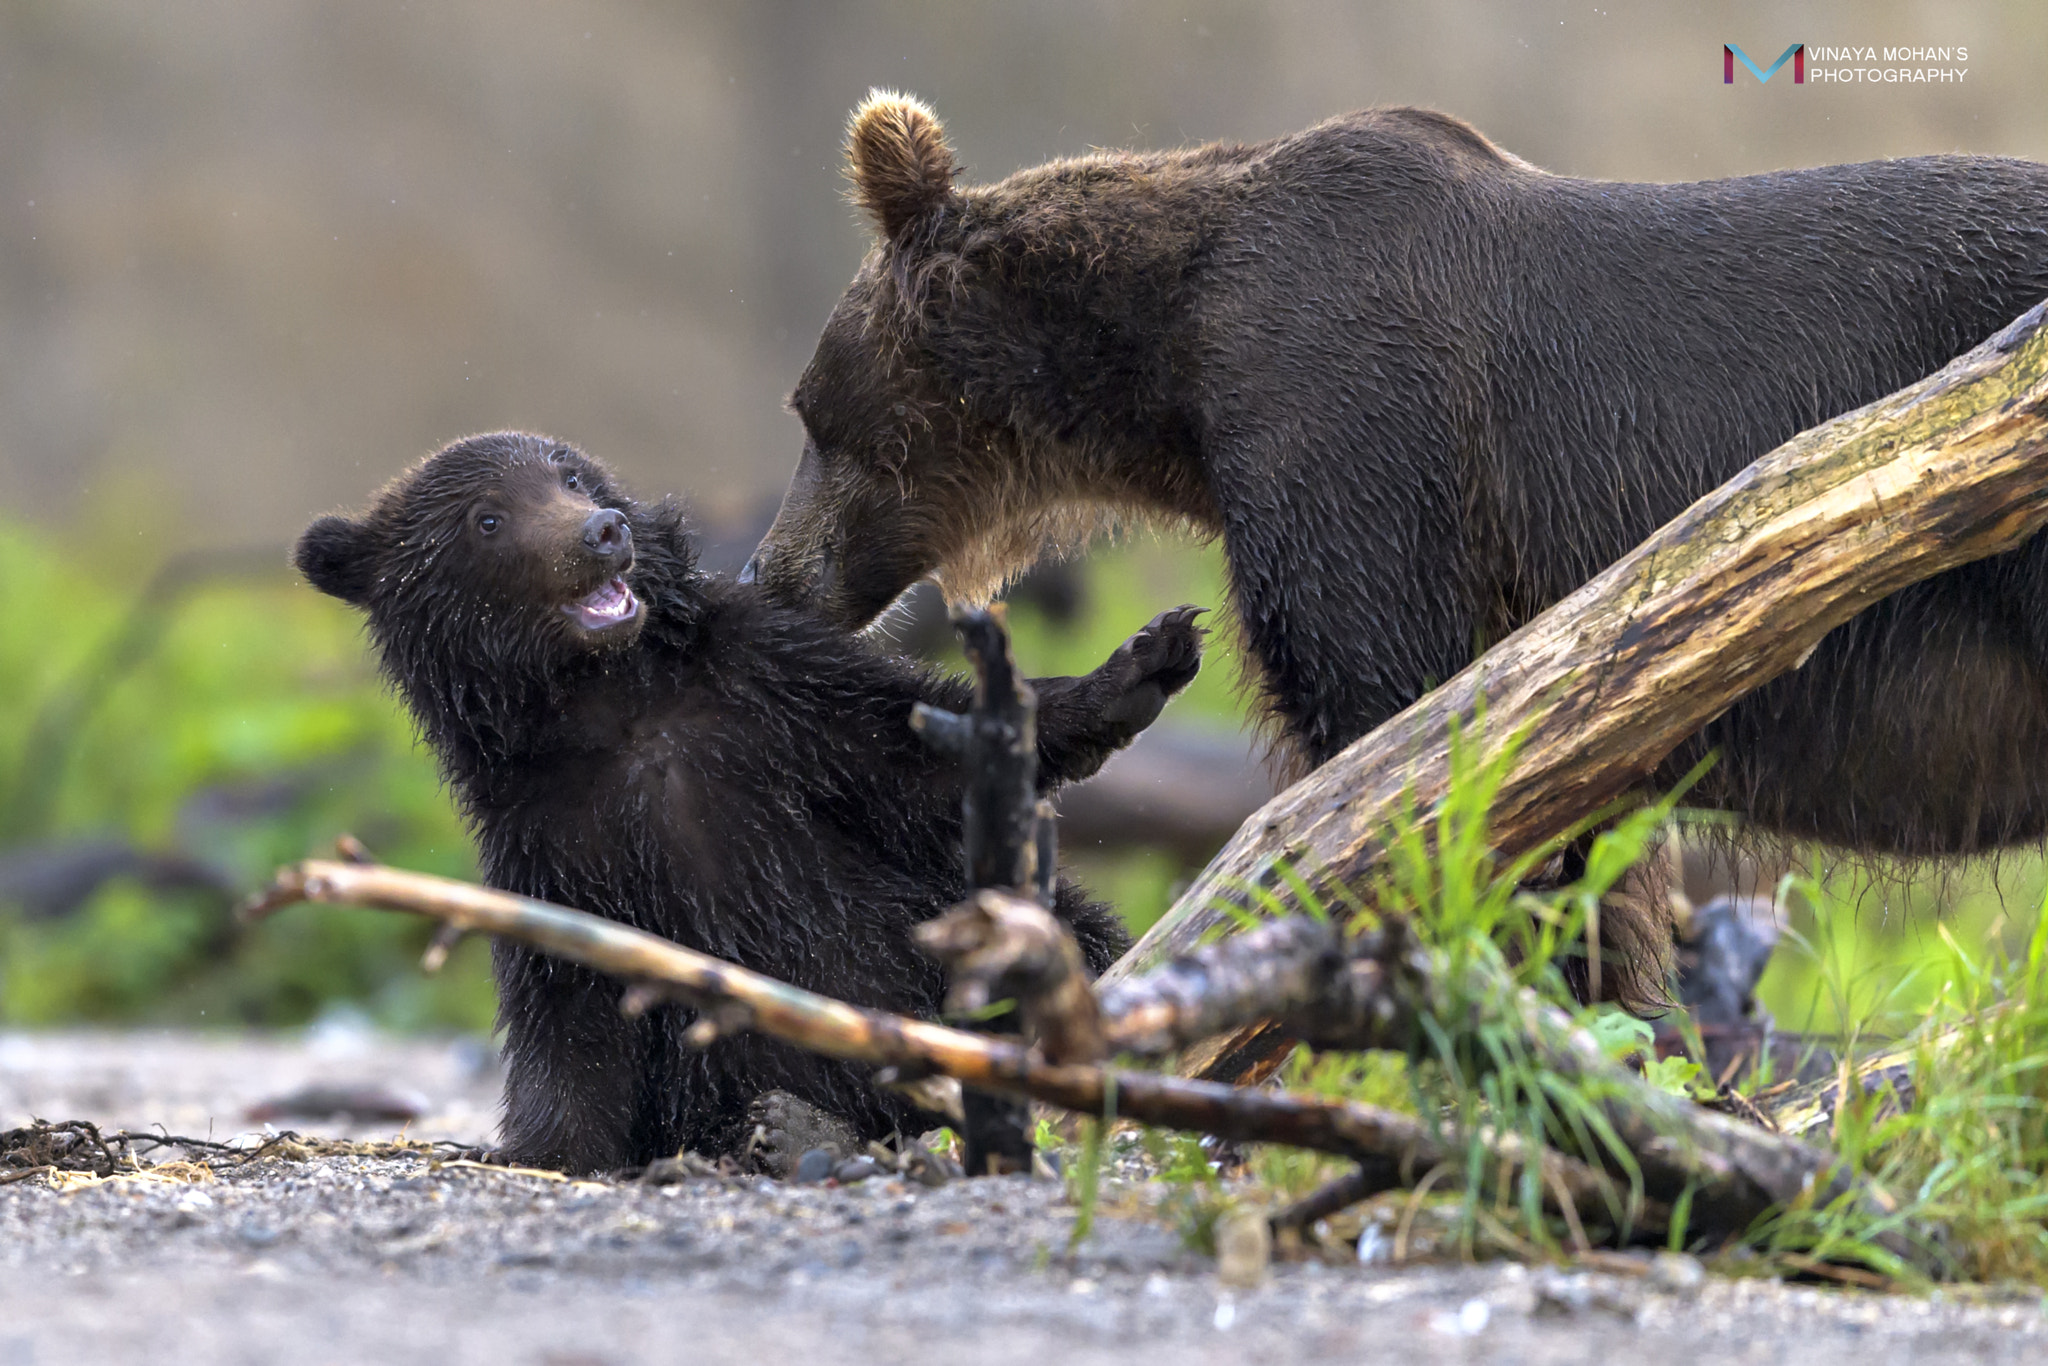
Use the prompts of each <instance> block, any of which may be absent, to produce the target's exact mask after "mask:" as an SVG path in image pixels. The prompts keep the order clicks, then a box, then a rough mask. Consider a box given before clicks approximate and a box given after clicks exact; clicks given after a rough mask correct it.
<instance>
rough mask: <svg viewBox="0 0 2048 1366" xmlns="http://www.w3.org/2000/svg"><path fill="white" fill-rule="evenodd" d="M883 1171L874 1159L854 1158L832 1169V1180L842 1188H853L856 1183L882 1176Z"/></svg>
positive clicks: (814, 1150)
mask: <svg viewBox="0 0 2048 1366" xmlns="http://www.w3.org/2000/svg"><path fill="white" fill-rule="evenodd" d="M812 1151H813V1152H816V1151H819V1150H818V1149H813V1150H812ZM881 1170H882V1168H881V1164H880V1163H878V1162H876V1161H875V1159H873V1158H872V1157H852V1158H848V1159H847V1160H846V1161H844V1162H842V1163H840V1164H839V1165H838V1166H836V1167H834V1168H833V1169H832V1179H833V1180H834V1181H837V1182H838V1183H839V1184H840V1185H842V1186H851V1185H853V1184H854V1183H855V1182H856V1181H865V1180H867V1179H868V1178H869V1177H871V1176H877V1175H880V1174H881Z"/></svg>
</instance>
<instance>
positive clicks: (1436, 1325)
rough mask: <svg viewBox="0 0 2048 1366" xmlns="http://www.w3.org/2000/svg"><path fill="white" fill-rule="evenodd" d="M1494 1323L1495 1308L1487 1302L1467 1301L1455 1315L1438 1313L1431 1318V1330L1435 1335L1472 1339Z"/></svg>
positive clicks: (1459, 1307)
mask: <svg viewBox="0 0 2048 1366" xmlns="http://www.w3.org/2000/svg"><path fill="white" fill-rule="evenodd" d="M1492 1321H1493V1308H1492V1306H1490V1305H1488V1304H1487V1302H1486V1301H1485V1300H1466V1301H1465V1302H1464V1303H1463V1304H1461V1305H1459V1306H1458V1308H1457V1311H1456V1312H1455V1313H1447V1312H1444V1311H1438V1312H1437V1313H1434V1314H1431V1315H1430V1316H1429V1328H1430V1331H1431V1332H1433V1333H1443V1334H1445V1335H1447V1336H1449V1337H1455V1338H1472V1337H1478V1336H1479V1335H1480V1334H1481V1333H1483V1332H1485V1331H1486V1325H1487V1324H1489V1323H1491V1322H1492Z"/></svg>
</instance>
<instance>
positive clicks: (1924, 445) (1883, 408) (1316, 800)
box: [1104, 307, 2048, 1077]
mask: <svg viewBox="0 0 2048 1366" xmlns="http://www.w3.org/2000/svg"><path fill="white" fill-rule="evenodd" d="M2043 320H2044V313H2043V308H2042V307H2036V308H2034V309H2032V310H2030V311H2029V312H2027V313H2026V314H2024V315H2022V316H2021V317H2020V318H2019V319H2018V320H2017V321H2015V322H2014V323H2013V324H2011V325H2010V326H2008V327H2007V328H2005V329H2004V330H2003V331H2001V332H2000V333H1999V334H1998V335H1997V336H1995V337H1993V338H1992V339H1991V340H1990V341H1988V342H1986V343H1985V344H1984V345H1982V346H1980V347H1978V348H1977V349H1976V350H1974V351H1972V352H1970V353H1969V354H1968V355H1966V356H1963V357H1961V358H1960V359H1958V360H1956V361H1955V362H1953V363H1952V364H1950V365H1949V366H1947V367H1946V368H1945V369H1943V370H1941V371H1940V372H1938V373H1936V374H1934V375H1932V376H1930V377H1928V378H1927V379H1925V380H1922V381H1920V382H1919V383H1917V384H1915V385H1912V386H1910V387H1909V388H1906V389H1903V390H1901V391H1900V392H1899V393H1897V394H1894V395H1892V396H1891V397H1889V398H1885V399H1881V400H1879V401H1878V402H1876V403H1873V404H1871V405H1869V406H1868V407H1865V408H1861V409H1858V410H1857V411H1855V412H1852V413H1848V414H1845V415H1843V416H1841V417H1838V418H1835V419H1834V420H1833V421H1830V422H1828V423H1826V424H1824V425H1822V426H1820V427H1816V428H1814V429H1813V430H1812V431H1809V432H1805V433H1803V434H1801V435H1799V436H1797V437H1794V438H1793V439H1792V440H1791V441H1789V442H1787V443H1786V444H1785V445H1783V446H1780V447H1779V448H1778V449H1777V450H1775V451H1772V452H1770V453H1769V454H1767V455H1765V456H1763V457H1762V458H1761V459H1759V460H1758V461H1757V462H1756V463H1755V464H1753V465H1751V466H1750V467H1749V468H1748V469H1746V470H1744V471H1743V472H1742V473H1741V474H1739V475H1737V476H1736V477H1735V478H1734V479H1732V480H1730V481H1729V482H1728V483H1726V484H1724V485H1722V486H1721V487H1720V488H1718V489H1716V490H1715V491H1714V492H1712V493H1710V494H1708V495H1707V496H1706V497H1705V498H1702V499H1701V500H1700V501H1699V502H1697V503H1695V504H1693V506H1692V507H1690V508H1688V509H1687V510H1686V511H1685V512H1684V513H1682V514H1681V515H1680V516H1679V517H1678V518H1677V519H1676V520H1675V521H1673V522H1671V523H1670V524H1669V525H1667V526H1666V527H1664V528H1663V529H1662V530H1660V531H1659V532H1657V533H1656V534H1655V535H1654V536H1652V537H1651V538H1650V539H1649V540H1648V541H1646V542H1644V543H1643V544H1642V545H1641V546H1640V547H1639V548H1637V549H1636V550H1635V551H1633V552H1632V553H1630V554H1629V555H1628V556H1627V557H1625V558H1624V559H1622V560H1621V561H1619V562H1618V563H1616V564H1615V565H1614V566H1613V567H1611V568H1609V569H1608V570H1606V571H1605V572H1604V573H1602V574H1600V575H1599V576H1598V577H1596V578H1595V579H1593V580H1592V581H1591V582H1590V583H1588V584H1586V585H1585V586H1584V587H1583V588H1581V589H1579V590H1578V591H1577V592H1575V593H1573V594H1571V595H1570V596H1569V597H1567V598H1565V599H1564V600H1563V601H1561V602H1559V603H1558V604H1557V605H1556V606H1554V607H1552V608H1551V609H1550V610H1549V611H1547V612H1544V613H1543V614H1542V615H1540V616H1538V617H1537V618H1536V619H1535V620H1533V621H1531V622H1530V623H1529V624H1528V625H1526V626H1524V627H1523V628H1522V629H1520V630H1519V631H1516V632H1515V633H1514V634H1513V635H1511V636H1509V637H1508V638H1507V639H1506V640H1504V641H1502V642H1501V643H1500V644H1498V645H1496V646H1495V647H1494V648H1493V649H1491V650H1489V651H1487V652H1486V653H1485V654H1484V655H1482V656H1481V657H1480V658H1479V659H1478V660H1477V661H1476V662H1474V663H1473V664H1472V665H1471V666H1470V667H1468V668H1467V669H1465V670H1464V671H1463V672H1462V673H1460V674H1459V675H1458V676H1457V677H1455V678H1453V679H1452V680H1451V681H1450V682H1449V683H1446V684H1445V685H1444V686H1442V687H1440V688H1438V689H1437V690H1436V691H1434V692H1432V693H1430V694H1429V695H1428V696H1426V697H1424V698H1422V699H1421V700H1419V701H1417V702H1416V703H1415V704H1414V705H1413V706H1411V707H1409V708H1408V709H1407V710H1406V711H1404V712H1402V713H1401V714H1400V715H1399V716H1396V717H1395V718H1393V719H1392V720H1390V721H1388V722H1387V723H1386V724H1385V725H1383V726H1381V727H1380V728H1379V729H1378V730H1375V731H1374V732H1372V733H1371V734H1370V735H1367V736H1365V737H1363V738H1361V739H1360V740H1358V741H1356V742H1355V743H1353V744H1352V745H1351V746H1350V747H1349V748H1348V749H1346V750H1345V751H1344V752H1343V753H1342V754H1340V755H1338V756H1337V757H1336V758H1335V759H1332V760H1331V761H1330V762H1329V763H1327V764H1325V765H1323V766H1322V767H1321V768H1320V769H1318V770H1317V771H1316V772H1315V773H1313V774H1311V775H1310V776H1309V777H1308V778H1307V779H1305V780H1304V781H1302V782H1300V783H1298V784H1296V785H1295V786H1294V787H1292V788H1290V789H1289V790H1288V791H1286V792H1284V793H1282V794H1281V795H1280V796H1279V797H1277V798H1275V799H1274V800H1273V801H1271V802H1269V803H1268V804H1267V805H1266V806H1264V807H1263V808H1261V809H1260V810H1259V812H1258V813H1257V814H1256V815H1254V816H1253V817H1252V819H1251V820H1249V821H1247V822H1246V823H1245V824H1244V826H1243V827H1242V828H1241V829H1240V830H1239V832H1238V834H1237V835H1236V837H1234V838H1233V839H1232V840H1231V842H1230V843H1229V844H1228V845H1227V846H1226V847H1225V848H1224V850H1223V852H1222V853H1220V854H1219V855H1217V857H1216V858H1215V859H1214V860H1213V861H1212V862H1211V863H1210V864H1209V866H1208V868H1207V869H1205V870H1204V871H1203V873H1202V875H1201V876H1200V877H1199V878H1197V879H1196V881H1195V883H1194V884H1193V885H1192V886H1191V887H1189V888H1188V890H1187V891H1186V893H1184V894H1183V895H1182V896H1181V898H1180V899H1179V900H1178V901H1177V902H1176V903H1175V904H1174V906H1173V908H1172V909H1171V910H1169V911H1168V912H1167V914H1166V915H1165V917H1164V918H1163V919H1161V920H1160V921H1159V922H1158V923H1157V924H1156V925H1154V926H1153V928H1152V929H1151V931H1150V932H1148V933H1147V934H1146V935H1145V937H1144V938H1143V939H1142V940H1140V941H1139V942H1138V944H1137V945H1136V946H1135V947H1134V948H1133V949H1132V950H1131V951H1130V953H1128V954H1127V955H1125V957H1124V958H1123V960H1122V961H1121V962H1119V963H1118V964H1116V965H1115V966H1114V967H1113V968H1111V969H1110V972H1109V973H1108V974H1106V976H1105V979H1104V980H1105V982H1117V981H1121V980H1124V979H1126V978H1129V977H1132V976H1136V975H1138V974H1141V973H1144V972H1146V971H1149V970H1150V969H1152V968H1154V967H1157V966H1158V965H1159V964H1161V963H1164V962H1166V961H1168V960H1169V959H1172V958H1174V957H1177V956H1179V955H1181V954H1183V953H1185V952H1187V951H1188V950H1190V949H1192V948H1194V947H1195V946H1196V945H1197V944H1198V943H1200V942H1201V941H1202V939H1203V938H1204V937H1205V936H1206V935H1207V934H1208V933H1209V932H1210V931H1211V930H1212V929H1215V928H1217V927H1219V926H1223V927H1225V928H1227V926H1228V918H1227V917H1226V916H1224V915H1223V914H1222V912H1221V911H1220V910H1219V909H1218V907H1219V906H1221V905H1225V904H1231V903H1235V904H1239V905H1243V904H1248V902H1249V897H1248V895H1247V893H1246V891H1245V888H1246V887H1247V886H1255V887H1258V888H1262V889H1263V890H1264V891H1267V892H1270V893H1271V894H1272V895H1273V896H1275V897H1278V898H1279V899H1280V900H1281V901H1282V902H1283V903H1286V904H1298V900H1299V899H1298V898H1297V897H1296V895H1295V893H1294V891H1293V889H1292V888H1291V887H1290V886H1289V884H1288V882H1287V881H1286V880H1285V879H1283V878H1281V877H1279V876H1278V875H1277V874H1276V871H1275V865H1276V864H1280V863H1285V864H1290V865H1292V867H1293V870H1294V871H1295V872H1296V873H1297V874H1298V875H1299V876H1300V877H1301V878H1303V879H1305V881H1306V884H1307V885H1308V887H1309V888H1310V889H1311V890H1312V891H1313V892H1315V893H1316V894H1317V895H1326V894H1328V893H1330V892H1331V891H1332V890H1333V889H1336V888H1348V889H1350V890H1351V891H1352V892H1353V893H1354V894H1356V893H1358V892H1360V891H1362V890H1363V889H1365V888H1366V886H1367V884H1368V883H1369V880H1370V875H1371V874H1372V872H1373V870H1374V869H1375V867H1376V866H1377V864H1378V862H1379V860H1380V859H1381V858H1382V856H1383V855H1384V852H1385V850H1384V848H1383V846H1382V838H1383V835H1384V834H1385V832H1386V831H1387V830H1388V829H1389V828H1390V826H1391V825H1392V824H1393V823H1394V821H1395V819H1396V817H1397V816H1398V815H1399V814H1400V812H1401V811H1402V810H1403V809H1404V807H1407V808H1412V809H1415V810H1421V811H1428V810H1429V809H1430V808H1431V807H1432V806H1433V805H1434V804H1435V803H1437V802H1438V801H1439V800H1441V799H1442V797H1443V795H1444V793H1445V792H1446V790H1447V789H1448V786H1449V780H1450V739H1451V735H1452V732H1453V728H1454V727H1457V726H1461V725H1469V723H1470V722H1471V719H1472V718H1473V717H1474V716H1475V715H1476V714H1478V713H1479V712H1480V711H1481V710H1482V709H1483V711H1484V714H1485V734H1484V735H1483V736H1481V737H1479V739H1480V743H1481V744H1482V745H1484V746H1488V747H1497V746H1498V745H1500V744H1501V743H1502V742H1503V741H1504V740H1505V739H1507V738H1508V737H1513V736H1520V737H1523V742H1522V747H1521V750H1520V752H1519V754H1518V755H1517V756H1516V758H1515V760H1514V762H1513V764H1512V766H1511V767H1510V769H1509V771H1508V774H1507V777H1506V779H1505V781H1504V782H1503V783H1502V784H1501V787H1500V790H1499V794H1498V796H1497V798H1496V800H1495V804H1494V808H1493V812H1492V816H1491V825H1490V827H1489V829H1490V832H1491V838H1492V840H1493V842H1494V845H1495V847H1496V848H1497V849H1499V850H1500V851H1501V852H1502V854H1503V855H1505V856H1512V855H1514V854H1517V853H1520V852H1523V851H1526V850H1529V849H1532V848H1535V847H1537V846H1539V845H1541V844H1543V843H1544V842H1546V841H1549V840H1552V839H1556V838H1558V837H1559V836H1561V835H1563V834H1565V833H1566V832H1568V831H1569V830H1570V829H1571V828H1572V827H1573V826H1574V824H1575V823H1577V822H1579V821H1581V820H1583V819H1584V818H1586V817H1587V816H1589V815H1590V814H1592V813H1594V812H1596V811H1598V810H1600V809H1601V808H1602V807H1604V806H1606V805H1607V804H1609V803H1611V802H1613V801H1615V800H1616V799H1618V798H1620V797H1622V796H1624V795H1625V794H1627V793H1628V792H1630V791H1631V790H1632V789H1633V788H1635V787H1636V786H1637V785H1638V784H1640V783H1641V782H1642V781H1643V780H1644V779H1645V778H1646V777H1647V776H1648V775H1649V774H1650V773H1651V772H1652V771H1653V770H1654V769H1655V768H1656V766H1657V764H1658V763H1659V762H1660V761H1661V760H1663V759H1664V758H1665V757H1666V756H1667V755H1669V754H1670V753H1671V751H1672V750H1673V749H1675V748H1676V747H1677V746H1678V745H1679V744H1680V743H1681V742H1682V741H1683V740H1684V739H1685V738H1686V737H1688V736H1690V735H1692V734H1693V733H1694V732H1696V731H1697V730H1699V729H1700V727H1702V726H1703V725H1705V724H1706V723H1707V722H1708V721H1710V720H1711V719H1713V718H1714V717H1715V716H1717V715H1719V714H1720V713H1721V712H1722V711H1724V710H1726V709H1727V707H1728V706H1729V705H1730V704H1731V703H1733V702H1734V701H1735V700H1736V699H1737V698H1739V697H1741V696H1742V695H1743V694H1744V693H1746V692H1749V691H1751V690H1752V689H1754V688H1756V687H1758V686H1760V685H1762V684H1764V683H1767V682H1769V681H1770V680H1771V679H1773V678H1775V677H1777V676H1778V675H1780V674H1782V673H1785V672H1787V671H1788V670H1790V669H1792V668H1795V667H1796V666H1797V665H1798V664H1799V663H1800V662H1801V661H1802V660H1804V659H1805V658H1806V657H1807V656H1808V655H1809V654H1810V653H1811V652H1812V651H1813V649H1814V648H1815V647H1816V646H1817V645H1818V644H1819V643H1820V640H1821V638H1822V637H1823V636H1825V635H1826V634H1827V633H1828V632H1829V631H1831V630H1833V629H1834V628H1835V627H1837V626H1839V625H1841V624H1842V623H1843V622H1845V621H1847V620H1848V619H1849V618H1850V617H1852V616H1854V615H1855V614H1856V613H1857V612H1860V611H1862V610H1863V609H1864V608H1866V607H1868V606H1870V605H1871V604H1873V603H1875V602H1877V601H1878V600H1880V599H1881V598H1884V597H1886V596H1887V595H1889V594H1891V593H1894V592H1896V591H1898V590H1899V589H1901V588H1903V587H1905V586H1907V585H1908V584H1911V583H1914V582H1917V581H1919V580H1921V579H1925V578H1928V577H1929V576H1931V575H1934V574H1938V573H1940V572H1942V571H1943V570H1947V569H1952V568H1954V567H1955V566H1957V565H1960V564H1963V563H1966V562H1968V561H1971V560H1976V559H1981V558H1983V557H1984V556H1987V555H1991V554H1995V553H1997V552H1999V551H2003V550H2009V549H2011V548H2013V547H2015V546H2017V545H2019V544H2020V543H2021V542H2023V541H2024V540H2026V539H2027V538H2028V537H2029V536H2031V535H2033V534H2034V533H2035V532H2036V531H2038V530H2039V529H2040V528H2041V527H2042V526H2043V524H2044V523H2048V328H2044V326H2043ZM1707 621H1711V622H1713V623H1714V629H1713V631H1712V632H1704V631H1701V630H1700V623H1702V622H1707ZM1731 642H1737V643H1739V647H1735V648H1731V645H1730V643H1731ZM1271 1033H1272V1032H1271V1031H1268V1036H1269V1038H1268V1039H1266V1040H1260V1039H1254V1038H1253V1037H1252V1036H1251V1035H1250V1034H1249V1033H1247V1032H1244V1031H1240V1032H1238V1033H1236V1034H1234V1035H1231V1036H1225V1037H1223V1038H1221V1039H1217V1040H1213V1041H1211V1042H1210V1043H1209V1044H1207V1045H1205V1046H1204V1048H1203V1049H1201V1050H1198V1051H1196V1052H1194V1053H1191V1054H1189V1055H1184V1058H1183V1070H1184V1071H1187V1072H1189V1073H1190V1074H1192V1075H1199V1076H1211V1077H1229V1076H1234V1075H1240V1074H1242V1073H1244V1072H1245V1071H1246V1070H1247V1069H1248V1068H1255V1067H1256V1066H1258V1065H1260V1064H1261V1063H1266V1064H1270V1063H1271V1062H1272V1060H1273V1059H1274V1058H1275V1057H1276V1055H1277V1051H1276V1045H1275V1044H1274V1043H1273V1042H1271V1041H1270V1039H1271Z"/></svg>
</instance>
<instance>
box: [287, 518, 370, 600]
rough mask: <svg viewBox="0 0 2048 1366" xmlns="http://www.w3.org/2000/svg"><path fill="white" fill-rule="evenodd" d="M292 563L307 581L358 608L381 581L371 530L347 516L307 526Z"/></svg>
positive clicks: (293, 555) (325, 519) (324, 519)
mask: <svg viewBox="0 0 2048 1366" xmlns="http://www.w3.org/2000/svg"><path fill="white" fill-rule="evenodd" d="M292 563H293V564H295V565H297V566H298V567H299V572H300V573H301V574H304V575H305V576H306V582H308V583H310V584H312V585H313V586H314V587H315V588H317V589H319V590H320V591H321V592H323V593H326V594H328V595H330V596H332V597H337V598H340V599H341V600H342V601H343V602H352V603H354V604H355V605H356V606H358V607H361V606H364V605H366V604H367V603H368V602H369V600H370V589H371V588H372V587H374V586H375V585H376V582H377V568H376V564H377V561H376V553H375V547H374V545H373V544H372V540H371V532H370V529H369V528H368V527H367V526H364V525H363V524H362V523H361V522H352V521H350V520H349V519H348V518H346V517H322V518H321V519H320V520H319V521H317V522H315V523H313V525H311V526H309V527H307V528H306V533H305V535H303V536H301V537H299V544H298V546H297V547H296V548H295V549H294V550H293V551H292Z"/></svg>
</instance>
